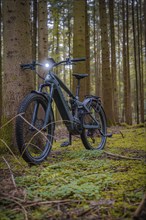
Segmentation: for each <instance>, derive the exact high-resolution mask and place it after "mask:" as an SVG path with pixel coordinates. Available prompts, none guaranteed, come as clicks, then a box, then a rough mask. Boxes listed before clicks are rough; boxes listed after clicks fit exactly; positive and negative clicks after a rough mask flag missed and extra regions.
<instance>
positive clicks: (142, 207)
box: [133, 194, 146, 220]
mask: <svg viewBox="0 0 146 220" xmlns="http://www.w3.org/2000/svg"><path fill="white" fill-rule="evenodd" d="M143 211H144V212H145V215H146V194H145V195H144V197H143V199H142V201H141V203H140V204H139V206H138V207H137V209H136V211H135V213H134V216H133V219H134V220H138V219H140V216H141V214H142V212H143Z"/></svg>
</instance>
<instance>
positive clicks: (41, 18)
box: [38, 0, 48, 84]
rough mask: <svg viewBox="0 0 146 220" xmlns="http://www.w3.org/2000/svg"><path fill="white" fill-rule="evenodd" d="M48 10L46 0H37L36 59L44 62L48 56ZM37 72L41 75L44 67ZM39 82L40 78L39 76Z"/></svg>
mask: <svg viewBox="0 0 146 220" xmlns="http://www.w3.org/2000/svg"><path fill="white" fill-rule="evenodd" d="M47 21H48V11H47V0H39V2H38V60H39V62H41V63H44V62H45V61H46V60H47V58H48V27H47ZM39 73H40V74H41V75H42V76H43V73H44V69H43V68H41V67H40V68H39ZM38 82H39V84H40V83H42V80H41V79H40V78H39V80H38Z"/></svg>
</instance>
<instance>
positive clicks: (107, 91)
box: [99, 0, 115, 124]
mask: <svg viewBox="0 0 146 220" xmlns="http://www.w3.org/2000/svg"><path fill="white" fill-rule="evenodd" d="M99 14H100V28H101V49H102V97H103V105H104V109H105V111H106V114H107V119H108V123H109V124H112V123H114V122H115V120H114V110H113V96H112V94H113V90H112V89H113V86H112V76H111V72H110V58H109V41H108V32H107V12H106V2H105V0H99Z"/></svg>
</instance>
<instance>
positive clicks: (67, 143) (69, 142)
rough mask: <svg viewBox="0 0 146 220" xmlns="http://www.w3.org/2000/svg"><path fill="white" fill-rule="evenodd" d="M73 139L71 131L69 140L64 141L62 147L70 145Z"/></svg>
mask: <svg viewBox="0 0 146 220" xmlns="http://www.w3.org/2000/svg"><path fill="white" fill-rule="evenodd" d="M71 143H72V141H71V133H69V140H68V141H65V142H63V143H62V144H61V145H60V147H68V146H69V145H71Z"/></svg>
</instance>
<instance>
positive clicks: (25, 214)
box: [1, 197, 28, 220]
mask: <svg viewBox="0 0 146 220" xmlns="http://www.w3.org/2000/svg"><path fill="white" fill-rule="evenodd" d="M1 199H3V200H8V201H11V202H13V203H15V204H17V205H18V206H19V207H21V209H22V210H23V213H24V216H25V220H28V216H27V211H26V209H25V208H24V206H23V205H22V204H21V203H20V202H18V201H17V200H16V199H12V198H9V197H1Z"/></svg>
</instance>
